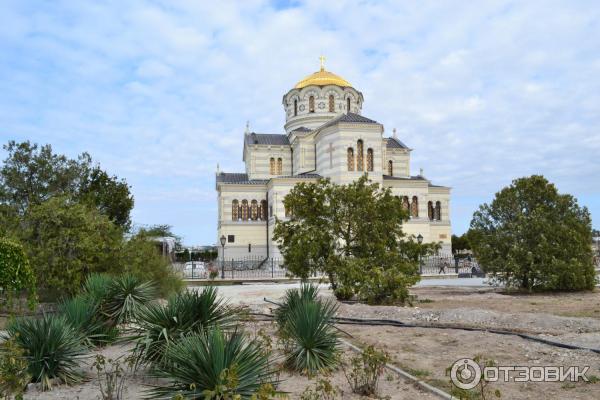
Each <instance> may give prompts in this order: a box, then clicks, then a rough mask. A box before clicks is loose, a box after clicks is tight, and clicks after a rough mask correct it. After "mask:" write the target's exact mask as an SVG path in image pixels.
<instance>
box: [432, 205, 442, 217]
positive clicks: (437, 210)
mask: <svg viewBox="0 0 600 400" xmlns="http://www.w3.org/2000/svg"><path fill="white" fill-rule="evenodd" d="M434 217H435V220H436V221H441V220H442V203H441V202H439V201H436V202H435V215H434Z"/></svg>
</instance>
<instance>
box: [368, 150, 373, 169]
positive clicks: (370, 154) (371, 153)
mask: <svg viewBox="0 0 600 400" xmlns="http://www.w3.org/2000/svg"><path fill="white" fill-rule="evenodd" d="M367 171H373V149H367Z"/></svg>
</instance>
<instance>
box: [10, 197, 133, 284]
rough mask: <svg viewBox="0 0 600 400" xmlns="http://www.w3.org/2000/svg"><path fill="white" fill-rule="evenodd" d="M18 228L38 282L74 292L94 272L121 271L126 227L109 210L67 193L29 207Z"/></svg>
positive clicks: (18, 233) (18, 234)
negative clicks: (84, 202) (68, 195)
mask: <svg viewBox="0 0 600 400" xmlns="http://www.w3.org/2000/svg"><path fill="white" fill-rule="evenodd" d="M21 227H22V229H20V230H19V231H17V232H16V235H17V236H18V237H19V239H20V240H21V242H22V243H25V244H26V246H25V247H26V250H27V253H28V255H29V260H30V263H31V266H32V268H33V270H34V272H35V275H36V278H37V282H38V285H39V286H40V287H43V288H45V289H51V290H52V291H53V292H56V293H61V292H62V293H74V292H76V291H77V290H78V289H79V288H80V287H81V284H82V283H83V281H84V280H85V277H86V276H87V275H88V274H90V273H93V272H99V273H102V272H107V273H112V272H117V271H119V270H120V268H119V257H120V250H121V245H122V240H123V233H122V230H121V229H120V228H119V227H117V226H116V225H115V224H114V223H112V222H111V221H110V220H109V219H108V217H107V216H105V215H103V214H101V213H100V212H99V211H98V210H97V209H95V208H93V207H89V206H88V205H86V204H81V203H76V202H74V201H73V200H72V199H70V198H69V197H66V196H57V197H53V198H51V199H49V200H47V201H45V202H43V203H41V204H37V205H34V206H31V207H29V209H28V211H27V213H26V214H25V216H24V217H23V220H22V223H21Z"/></svg>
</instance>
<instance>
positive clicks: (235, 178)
mask: <svg viewBox="0 0 600 400" xmlns="http://www.w3.org/2000/svg"><path fill="white" fill-rule="evenodd" d="M267 182H268V180H267V179H248V174H242V173H237V172H220V173H218V174H217V183H233V184H240V185H264V184H265V183H267Z"/></svg>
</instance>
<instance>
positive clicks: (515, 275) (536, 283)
mask: <svg viewBox="0 0 600 400" xmlns="http://www.w3.org/2000/svg"><path fill="white" fill-rule="evenodd" d="M591 237H592V229H591V218H590V214H589V212H588V210H587V208H585V207H580V206H579V205H578V204H577V200H576V199H575V198H574V197H573V196H571V195H568V194H559V193H558V190H557V189H556V187H555V186H554V185H553V184H551V183H550V182H548V181H547V180H546V179H545V178H544V177H543V176H539V175H534V176H531V177H527V178H520V179H516V180H514V181H513V182H512V184H511V185H510V186H508V187H506V188H504V189H502V190H501V191H500V192H498V193H496V196H495V198H494V200H493V201H492V202H491V204H483V205H482V206H480V207H479V210H478V211H477V212H475V214H474V215H473V220H472V221H471V233H470V234H469V239H470V243H471V245H472V247H473V251H474V253H475V255H476V256H477V258H478V260H479V262H480V264H481V265H482V267H483V268H484V270H485V271H486V272H488V273H491V274H492V275H493V277H494V278H495V279H497V280H498V281H499V282H502V283H504V284H506V285H507V286H508V287H518V288H523V289H528V290H584V289H593V288H594V285H595V273H594V268H593V265H592V249H591V246H590V243H591Z"/></svg>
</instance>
